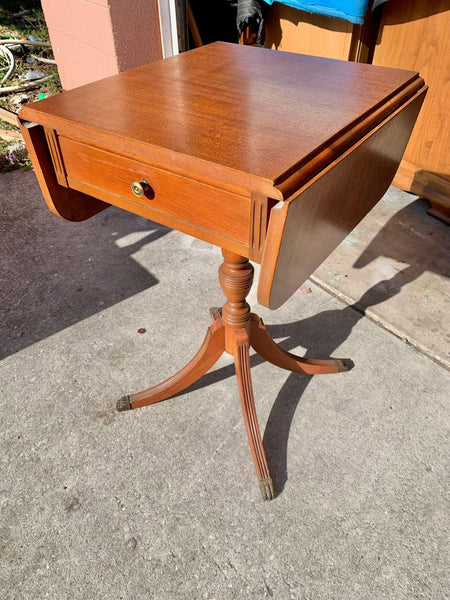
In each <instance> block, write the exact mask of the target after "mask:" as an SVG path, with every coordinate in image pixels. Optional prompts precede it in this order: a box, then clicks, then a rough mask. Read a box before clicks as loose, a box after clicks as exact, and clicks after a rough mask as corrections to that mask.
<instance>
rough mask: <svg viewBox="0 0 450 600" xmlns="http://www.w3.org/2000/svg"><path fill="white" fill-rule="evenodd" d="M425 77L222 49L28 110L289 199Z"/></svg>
mask: <svg viewBox="0 0 450 600" xmlns="http://www.w3.org/2000/svg"><path fill="white" fill-rule="evenodd" d="M417 79H418V74H417V73H415V72H411V71H403V70H396V69H386V68H383V67H374V66H372V65H365V64H359V63H350V62H342V61H336V60H331V59H325V58H319V57H313V56H304V55H298V54H291V53H286V52H277V51H272V50H268V49H261V48H253V47H248V46H241V45H236V44H228V43H223V42H216V43H214V44H211V45H208V46H204V47H202V48H198V49H196V50H193V51H191V52H188V53H185V54H180V55H178V56H174V57H171V58H169V59H165V60H164V61H158V62H155V63H151V64H149V65H145V66H143V67H138V68H136V69H133V70H131V71H127V72H124V73H120V74H119V75H115V76H112V77H109V78H107V79H103V80H101V81H98V82H95V83H91V84H88V85H85V86H83V87H81V88H77V89H74V90H70V91H68V92H64V93H62V94H60V95H58V96H53V97H50V98H47V99H45V100H42V101H40V102H36V103H33V104H32V105H28V106H25V107H24V108H23V110H22V112H21V118H22V119H27V120H30V121H33V120H36V121H38V122H39V123H41V124H42V125H47V124H48V125H49V126H51V127H55V128H57V129H58V131H59V132H61V133H65V134H67V135H72V136H75V137H79V138H82V139H84V140H89V139H90V140H92V141H95V143H96V144H97V145H98V146H100V147H101V146H104V147H107V148H113V149H115V150H117V152H119V153H123V154H128V155H130V156H139V158H140V159H144V160H149V161H152V162H154V163H155V164H158V165H160V166H162V167H164V166H168V167H170V168H173V167H178V168H182V169H185V170H186V172H187V173H191V174H192V173H198V174H202V175H204V176H208V177H211V178H214V179H217V180H219V181H223V182H226V183H228V184H234V185H237V186H240V187H243V188H246V189H250V190H252V191H256V192H261V193H265V194H267V195H269V196H271V197H273V198H277V199H284V197H285V194H284V193H283V192H280V184H282V182H283V181H286V180H287V179H288V178H289V177H290V176H291V175H292V173H294V172H298V170H299V169H300V167H301V166H302V165H308V164H310V163H311V160H312V158H313V157H315V156H317V155H318V154H320V152H321V151H322V150H323V149H324V148H330V147H332V146H333V144H334V143H335V142H336V141H338V140H340V139H343V138H345V136H346V135H347V134H348V132H349V131H352V130H354V129H355V128H356V127H357V126H358V123H361V122H364V120H365V119H366V120H367V116H368V115H371V114H373V113H376V111H377V109H378V108H379V107H382V106H386V105H387V104H388V103H389V101H390V99H392V98H394V97H395V96H398V94H399V91H400V90H402V89H404V88H406V87H407V86H409V85H411V84H412V83H414V81H416V80H417ZM370 126H371V127H373V123H372V124H371V125H370ZM360 133H361V134H364V131H362V132H360Z"/></svg>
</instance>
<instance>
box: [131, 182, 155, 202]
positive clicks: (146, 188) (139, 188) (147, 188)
mask: <svg viewBox="0 0 450 600" xmlns="http://www.w3.org/2000/svg"><path fill="white" fill-rule="evenodd" d="M131 191H132V192H133V194H134V195H135V196H137V197H138V198H141V197H142V196H144V195H145V196H146V197H147V198H149V199H150V200H153V198H154V197H155V192H154V191H153V189H152V186H151V185H150V184H149V182H148V181H147V180H146V179H141V180H140V181H133V182H132V184H131Z"/></svg>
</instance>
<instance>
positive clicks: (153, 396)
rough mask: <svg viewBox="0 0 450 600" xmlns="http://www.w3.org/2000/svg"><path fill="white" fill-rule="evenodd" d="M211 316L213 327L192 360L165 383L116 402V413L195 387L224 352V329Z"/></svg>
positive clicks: (152, 402) (164, 398)
mask: <svg viewBox="0 0 450 600" xmlns="http://www.w3.org/2000/svg"><path fill="white" fill-rule="evenodd" d="M211 316H212V318H213V324H212V325H211V327H208V331H207V333H206V337H205V340H204V342H203V344H202V346H201V348H200V350H199V351H198V352H197V354H196V355H195V356H194V358H193V359H192V360H191V361H190V362H189V363H188V364H187V365H186V366H185V367H183V368H182V369H181V370H180V371H178V373H176V374H175V375H172V377H169V378H168V379H166V380H165V381H163V382H161V383H158V384H157V385H154V386H153V387H151V388H149V389H147V390H144V391H142V392H138V393H137V394H131V395H130V396H124V397H123V398H120V400H118V401H117V405H116V408H117V410H118V411H122V410H131V409H134V408H141V407H142V406H147V405H149V404H155V403H156V402H161V401H162V400H166V399H167V398H170V397H171V396H174V395H175V394H178V392H181V391H182V390H184V389H185V388H187V387H189V386H190V385H192V384H193V383H195V382H196V381H197V380H198V379H200V377H202V376H203V375H204V374H205V373H206V372H207V371H209V369H211V367H213V366H214V364H215V363H216V362H217V361H218V359H219V358H220V357H221V355H222V354H223V351H224V348H225V328H224V326H223V325H222V323H221V321H220V320H217V319H216V318H215V317H216V316H217V313H213V312H211ZM219 318H220V317H219Z"/></svg>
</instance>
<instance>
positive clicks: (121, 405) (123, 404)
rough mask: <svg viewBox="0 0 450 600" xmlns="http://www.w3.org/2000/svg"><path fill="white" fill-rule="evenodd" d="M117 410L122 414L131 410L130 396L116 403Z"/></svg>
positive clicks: (123, 397)
mask: <svg viewBox="0 0 450 600" xmlns="http://www.w3.org/2000/svg"><path fill="white" fill-rule="evenodd" d="M116 410H117V411H118V412H122V411H123V410H131V404H130V396H122V398H119V400H117V402H116Z"/></svg>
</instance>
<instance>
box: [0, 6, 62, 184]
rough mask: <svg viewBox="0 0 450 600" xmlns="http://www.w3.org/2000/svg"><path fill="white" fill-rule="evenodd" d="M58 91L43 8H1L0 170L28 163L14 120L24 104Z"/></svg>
mask: <svg viewBox="0 0 450 600" xmlns="http://www.w3.org/2000/svg"><path fill="white" fill-rule="evenodd" d="M60 91H61V86H60V82H59V76H58V71H57V68H56V62H55V60H54V58H53V54H52V49H51V44H50V42H49V40H48V32H47V27H46V25H45V21H44V17H43V14H42V11H40V10H32V9H25V10H21V11H20V12H16V13H8V12H7V11H6V10H5V9H2V8H0V172H1V171H7V170H10V169H15V168H20V167H25V168H29V166H30V162H29V158H28V155H27V152H26V149H25V145H24V142H23V139H22V136H21V135H20V131H19V128H18V120H17V115H18V113H19V111H20V109H21V108H22V106H23V104H26V103H27V102H33V101H35V100H41V99H43V98H45V97H46V96H51V95H53V94H56V93H58V92H60Z"/></svg>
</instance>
